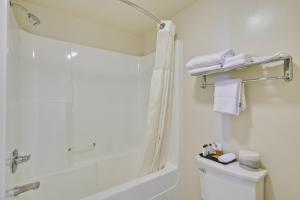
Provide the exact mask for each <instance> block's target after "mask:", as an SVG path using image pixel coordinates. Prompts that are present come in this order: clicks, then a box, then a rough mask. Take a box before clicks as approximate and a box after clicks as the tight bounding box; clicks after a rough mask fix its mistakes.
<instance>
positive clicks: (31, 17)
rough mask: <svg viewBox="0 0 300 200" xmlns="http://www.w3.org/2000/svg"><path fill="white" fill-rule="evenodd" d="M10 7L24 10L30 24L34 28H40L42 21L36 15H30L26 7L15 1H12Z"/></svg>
mask: <svg viewBox="0 0 300 200" xmlns="http://www.w3.org/2000/svg"><path fill="white" fill-rule="evenodd" d="M9 5H10V6H11V7H16V8H19V9H20V10H22V11H23V12H25V13H26V15H27V19H28V20H29V22H30V23H31V24H32V25H33V26H38V25H40V23H41V21H40V19H39V18H38V17H37V16H35V15H34V14H32V13H30V12H29V11H28V10H27V9H26V8H25V7H24V6H22V5H21V4H18V3H15V2H14V1H12V0H10V1H9Z"/></svg>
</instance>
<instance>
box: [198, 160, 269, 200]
mask: <svg viewBox="0 0 300 200" xmlns="http://www.w3.org/2000/svg"><path fill="white" fill-rule="evenodd" d="M196 161H197V166H198V169H199V173H200V179H201V195H202V200H263V199H264V177H265V176H266V174H267V171H266V170H263V169H259V170H252V169H247V168H244V167H241V166H240V165H239V163H238V162H234V163H231V164H228V165H222V164H219V163H217V162H214V161H211V160H208V159H206V158H202V157H200V156H196ZM199 189H200V188H199Z"/></svg>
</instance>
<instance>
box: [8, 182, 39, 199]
mask: <svg viewBox="0 0 300 200" xmlns="http://www.w3.org/2000/svg"><path fill="white" fill-rule="evenodd" d="M39 187H40V182H34V183H29V184H26V185H22V186H17V187H14V188H12V189H9V190H6V192H5V193H6V195H5V196H6V197H16V196H18V195H20V194H22V193H24V192H28V191H30V190H37V189H39Z"/></svg>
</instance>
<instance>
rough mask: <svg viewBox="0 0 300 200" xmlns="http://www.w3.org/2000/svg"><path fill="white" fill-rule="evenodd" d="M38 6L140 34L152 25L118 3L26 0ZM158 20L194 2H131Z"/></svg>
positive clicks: (148, 20)
mask: <svg viewBox="0 0 300 200" xmlns="http://www.w3.org/2000/svg"><path fill="white" fill-rule="evenodd" d="M26 1H28V2H32V3H35V4H37V5H40V6H44V7H48V8H52V9H55V10H60V11H63V12H66V13H68V14H71V15H75V16H78V17H82V18H86V19H88V20H93V21H96V22H99V23H102V24H107V25H110V26H115V27H118V28H120V29H123V30H126V31H129V32H132V33H134V34H143V33H144V32H146V31H148V30H149V29H151V28H153V27H154V26H155V23H153V21H151V20H150V19H149V18H148V17H146V16H143V15H142V14H141V13H139V12H138V11H137V10H135V9H134V8H132V7H129V6H128V5H126V4H124V3H122V2H120V1H118V0H26ZM131 1H132V2H134V3H136V4H138V5H140V6H142V7H143V8H145V9H146V10H149V11H151V12H152V13H153V14H155V15H156V16H157V17H159V18H161V19H169V18H171V17H173V16H174V15H176V14H177V13H178V12H179V11H181V10H182V9H184V8H185V7H187V6H188V5H189V4H191V3H192V2H194V1H195V0H131Z"/></svg>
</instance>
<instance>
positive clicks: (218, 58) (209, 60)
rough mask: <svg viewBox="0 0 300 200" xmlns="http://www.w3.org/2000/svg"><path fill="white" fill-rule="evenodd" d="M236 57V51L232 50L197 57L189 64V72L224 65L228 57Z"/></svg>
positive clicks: (187, 65)
mask: <svg viewBox="0 0 300 200" xmlns="http://www.w3.org/2000/svg"><path fill="white" fill-rule="evenodd" d="M230 56H234V51H233V50H232V49H227V50H225V51H221V52H219V53H215V54H210V55H204V56H197V57H194V58H192V59H191V60H190V61H189V62H188V63H187V64H186V67H187V68H188V70H193V69H197V68H201V67H209V66H214V65H219V64H223V62H224V59H225V58H226V57H230Z"/></svg>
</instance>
